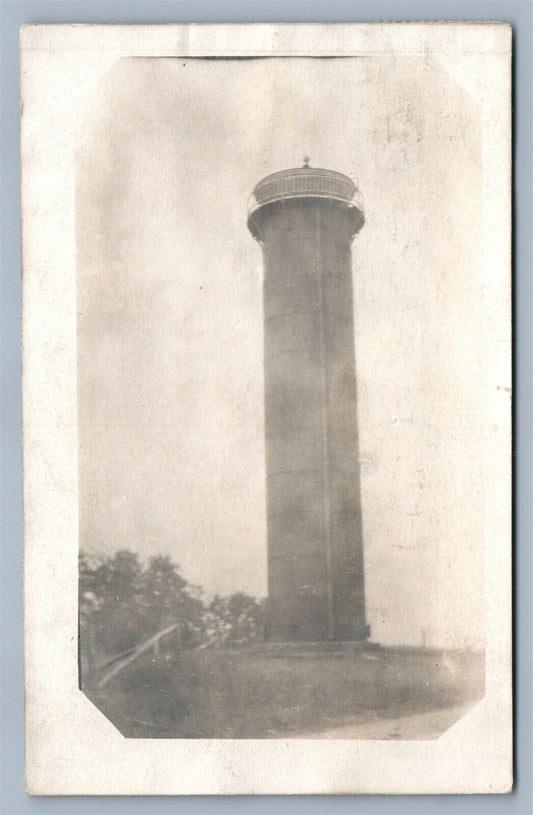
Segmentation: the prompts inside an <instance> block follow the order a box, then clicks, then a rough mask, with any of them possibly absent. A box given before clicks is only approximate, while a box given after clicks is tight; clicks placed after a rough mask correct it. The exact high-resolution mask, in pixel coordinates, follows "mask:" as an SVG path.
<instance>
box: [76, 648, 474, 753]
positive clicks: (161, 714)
mask: <svg viewBox="0 0 533 815" xmlns="http://www.w3.org/2000/svg"><path fill="white" fill-rule="evenodd" d="M84 690H85V692H86V693H87V695H88V696H89V698H91V699H92V700H93V702H94V703H95V704H96V705H97V707H99V708H100V710H101V711H102V712H103V713H104V714H105V715H106V716H107V717H108V718H109V719H110V720H111V721H112V722H113V723H114V724H115V726H116V727H117V728H118V729H119V730H120V732H121V733H123V735H125V736H128V737H130V738H237V739H239V738H240V739H243V738H278V739H279V738H324V739H334V738H335V739H354V738H358V739H433V738H436V737H437V736H438V735H440V734H441V733H442V732H444V731H445V730H447V729H448V728H449V727H451V725H452V724H453V723H454V722H455V721H457V719H459V718H460V717H461V716H462V715H464V713H465V712H466V710H468V708H469V707H471V706H472V705H474V704H475V703H476V701H477V700H478V699H480V698H481V697H482V696H483V692H484V657H483V655H482V654H480V653H473V652H468V651H462V652H458V651H453V652H450V651H447V652H445V651H429V650H423V649H408V648H404V649H401V648H397V649H393V648H379V649H375V650H366V649H361V650H359V651H357V650H355V651H354V650H350V649H349V648H348V649H342V648H339V649H333V650H332V649H331V648H326V647H324V648H323V649H321V648H320V647H317V646H316V644H315V645H314V646H312V647H308V648H306V647H305V645H304V646H302V645H300V646H294V647H291V648H288V649H286V650H284V649H281V650H280V649H278V648H275V647H274V648H273V647H272V646H267V645H265V646H264V647H255V648H242V649H235V650H234V649H211V650H210V649H207V650H203V651H194V650H189V651H186V652H184V653H181V654H179V655H177V654H176V653H165V652H161V653H160V654H158V655H157V656H155V655H153V654H152V653H150V654H148V655H146V657H145V658H144V659H143V660H142V661H141V660H139V662H138V663H135V664H132V665H130V666H129V667H128V668H127V669H125V670H124V671H123V672H122V673H121V674H120V675H118V676H117V677H115V678H113V679H112V680H111V681H110V682H109V684H108V685H106V686H105V688H98V687H97V683H96V682H95V683H93V684H92V686H91V684H90V683H88V684H87V685H86V686H85V687H84Z"/></svg>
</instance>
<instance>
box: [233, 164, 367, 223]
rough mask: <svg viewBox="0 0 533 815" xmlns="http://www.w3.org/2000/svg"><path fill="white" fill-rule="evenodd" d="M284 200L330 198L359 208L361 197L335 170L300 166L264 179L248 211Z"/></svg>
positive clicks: (347, 178) (257, 187)
mask: <svg viewBox="0 0 533 815" xmlns="http://www.w3.org/2000/svg"><path fill="white" fill-rule="evenodd" d="M287 198H330V199H334V200H336V201H342V202H343V203H345V204H348V205H351V206H356V207H358V208H359V209H362V200H361V194H360V193H359V191H358V189H357V188H356V186H355V184H354V183H353V181H352V180H351V178H349V177H348V176H346V175H343V174H342V173H337V172H335V171H334V170H321V169H315V168H314V167H313V168H311V167H302V168H300V169H296V170H282V171H281V172H279V173H274V174H273V175H269V176H267V177H266V178H263V180H262V181H260V182H259V184H257V186H256V188H255V189H254V191H253V193H252V195H251V196H250V202H249V207H248V212H249V214H251V213H252V212H255V210H257V209H259V208H260V207H263V206H265V205H266V204H271V203H273V202H274V201H283V200H285V199H287Z"/></svg>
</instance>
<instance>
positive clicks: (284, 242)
mask: <svg viewBox="0 0 533 815" xmlns="http://www.w3.org/2000/svg"><path fill="white" fill-rule="evenodd" d="M293 172H294V173H295V174H297V173H298V172H304V173H305V174H306V177H307V178H309V175H310V173H312V172H313V171H311V170H307V169H306V170H302V171H293ZM315 172H317V171H315ZM318 172H320V171H318ZM321 172H323V173H325V172H327V171H321ZM332 175H334V176H338V175H340V174H332ZM297 178H298V176H297ZM341 178H345V177H344V176H341ZM348 181H349V179H348ZM262 183H263V182H262ZM293 183H295V182H293ZM315 183H316V179H315ZM350 183H351V182H350ZM259 186H260V185H258V187H259ZM256 197H257V188H256ZM358 215H359V216H360V219H362V214H361V213H360V211H359V210H357V213H354V210H353V208H350V207H348V206H347V205H346V202H345V201H338V200H336V199H335V198H325V197H322V196H313V195H305V196H302V195H297V196H295V197H283V198H281V199H280V200H274V201H270V202H269V203H268V204H266V205H264V206H262V207H261V208H260V209H258V210H256V211H255V212H254V213H252V215H251V216H250V221H249V224H250V228H251V229H252V231H254V230H255V232H256V237H258V238H259V240H260V242H261V244H262V248H263V258H264V299H263V302H264V366H265V438H266V470H267V528H268V587H269V603H268V608H269V612H268V627H269V629H270V635H271V636H272V637H273V638H275V639H280V640H289V641H290V640H319V641H320V640H328V639H329V640H331V639H346V640H350V639H364V638H365V637H367V636H368V628H367V626H366V621H365V598H364V573H363V538H362V519H361V499H360V484H359V452H358V433H357V388H356V375H355V351H354V322H353V291H352V270H351V241H352V237H353V234H354V223H355V221H354V217H355V219H356V220H357V219H358Z"/></svg>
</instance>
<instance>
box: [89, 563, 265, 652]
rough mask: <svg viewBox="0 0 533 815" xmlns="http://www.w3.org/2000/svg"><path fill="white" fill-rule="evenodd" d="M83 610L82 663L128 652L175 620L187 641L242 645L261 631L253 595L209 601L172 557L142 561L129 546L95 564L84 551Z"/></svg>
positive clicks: (259, 617) (257, 604) (184, 639)
mask: <svg viewBox="0 0 533 815" xmlns="http://www.w3.org/2000/svg"><path fill="white" fill-rule="evenodd" d="M79 614H80V637H81V646H82V649H81V650H82V662H83V661H84V659H85V661H86V662H87V661H94V658H95V657H96V658H97V661H100V659H101V658H103V657H105V655H115V654H118V653H120V652H122V651H126V650H127V649H129V648H133V647H135V646H136V645H139V644H140V643H142V642H143V641H144V640H145V639H147V638H148V637H150V636H152V635H153V634H156V633H157V632H158V631H161V630H162V629H163V628H166V627H168V626H169V625H172V624H174V623H177V624H178V626H179V637H178V640H179V642H181V644H183V645H200V644H205V645H211V644H219V645H221V644H244V643H246V642H250V641H252V640H255V639H257V638H258V637H260V636H261V635H262V630H263V625H262V606H261V604H259V603H258V602H257V601H256V600H255V599H254V598H253V597H250V596H248V595H246V594H244V593H242V592H238V593H236V594H233V595H232V596H230V597H218V596H217V597H215V598H214V600H213V601H212V602H211V603H209V604H208V605H206V604H204V602H203V600H202V592H201V590H200V589H199V588H198V587H196V586H192V585H190V584H189V583H188V582H187V581H186V580H185V578H184V577H183V576H182V575H181V574H180V572H179V567H178V566H177V565H176V564H175V563H173V562H172V561H171V559H170V558H169V557H166V556H161V555H159V556H156V557H151V558H150V560H149V561H148V563H147V564H146V565H143V564H142V563H141V562H140V560H139V558H138V557H137V555H136V554H134V553H133V552H129V551H127V550H121V551H119V552H117V553H116V554H114V555H112V556H110V557H107V558H104V559H100V560H98V561H96V562H95V561H91V560H90V559H89V558H88V557H87V556H86V555H85V554H83V553H82V554H80V558H79ZM174 642H176V639H175V640H174ZM84 650H85V652H86V653H85V654H84V653H83V652H84ZM89 655H90V657H91V658H89Z"/></svg>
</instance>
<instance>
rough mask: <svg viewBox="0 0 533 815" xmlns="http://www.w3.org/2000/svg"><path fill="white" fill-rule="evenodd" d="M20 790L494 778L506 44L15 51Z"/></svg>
mask: <svg viewBox="0 0 533 815" xmlns="http://www.w3.org/2000/svg"><path fill="white" fill-rule="evenodd" d="M21 157H22V225H23V252H22V254H23V365H24V374H23V379H24V382H23V388H24V399H23V402H24V533H25V638H26V639H25V666H26V711H25V715H26V779H27V789H28V791H29V792H30V793H33V794H45V795H47V794H53V795H56V794H80V795H82V794H157V795H159V794H221V793H227V794H235V793H243V794H244V793H256V794H265V793H272V794H276V793H277V794H280V793H287V794H302V793H338V794H342V793H388V794H403V793H491V792H492V793H504V792H508V791H509V790H510V789H511V788H512V783H513V781H512V693H511V677H512V660H511V654H512V651H511V625H512V620H511V386H512V383H511V298H510V286H511V265H510V264H511V260H510V248H511V191H510V178H511V173H510V163H511V31H510V28H509V26H507V25H505V24H501V23H490V24H489V23H442V24H440V23H439V24H434V23H413V24H394V23H392V24H390V23H389V24H378V23H376V24H350V25H325V24H320V25H310V24H304V25H301V24H292V25H291V24H288V25H269V24H260V25H240V24H239V25H154V26H151V25H142V26H138V25H135V26H133V25H132V26H128V25H125V26H118V25H117V26H115V25H108V26H106V25H87V26H85V25H82V26H70V25H30V26H26V27H24V28H23V29H22V31H21Z"/></svg>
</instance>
